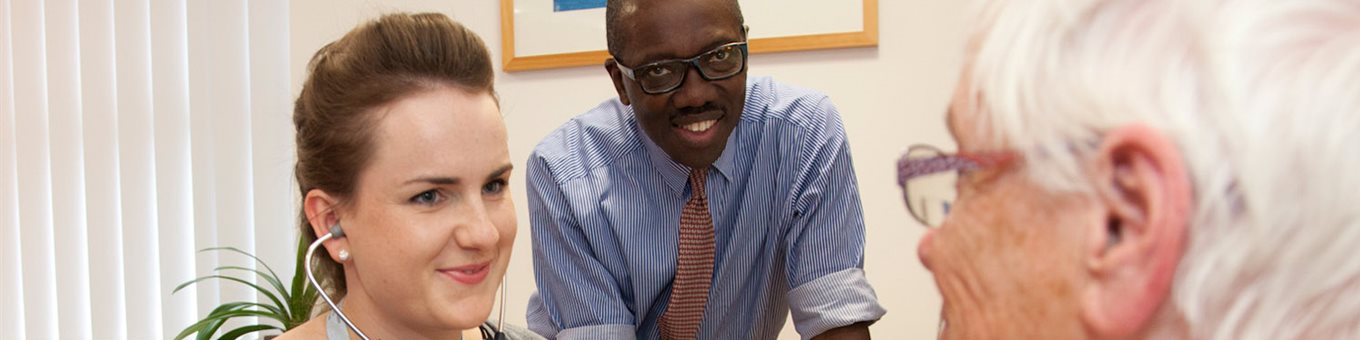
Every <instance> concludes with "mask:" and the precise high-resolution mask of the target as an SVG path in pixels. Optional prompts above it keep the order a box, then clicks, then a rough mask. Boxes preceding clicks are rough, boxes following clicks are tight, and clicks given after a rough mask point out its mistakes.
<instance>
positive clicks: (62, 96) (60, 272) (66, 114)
mask: <svg viewBox="0 0 1360 340" xmlns="http://www.w3.org/2000/svg"><path fill="white" fill-rule="evenodd" d="M46 3H47V10H46V11H45V14H46V21H47V79H48V83H47V85H48V91H47V93H48V101H47V105H48V108H49V110H50V113H51V115H50V120H49V125H48V126H49V127H50V129H51V130H50V131H51V139H50V140H49V143H50V145H51V147H52V210H53V216H52V217H53V224H54V227H55V228H54V235H53V236H54V241H55V250H56V253H55V254H56V259H55V260H56V279H57V287H56V288H57V303H58V304H57V311H58V313H57V315H58V317H59V318H60V319H59V320H58V327H60V329H61V334H62V337H63V338H68V339H90V338H91V337H92V334H91V333H90V321H91V320H90V317H91V316H90V274H89V255H88V249H89V248H88V244H87V237H86V232H85V230H86V229H85V222H86V219H85V218H86V215H85V160H84V148H83V147H82V146H83V143H82V142H81V140H82V139H83V138H82V132H81V129H82V126H83V124H82V123H83V122H82V116H81V107H80V96H81V92H80V30H79V27H80V26H79V23H78V19H79V9H78V8H77V6H76V1H75V0H48V1H47V2H46Z"/></svg>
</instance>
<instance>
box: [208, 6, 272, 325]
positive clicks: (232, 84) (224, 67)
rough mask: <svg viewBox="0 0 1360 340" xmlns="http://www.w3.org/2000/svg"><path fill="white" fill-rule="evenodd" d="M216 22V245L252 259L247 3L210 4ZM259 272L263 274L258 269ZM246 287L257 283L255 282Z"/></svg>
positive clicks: (241, 291)
mask: <svg viewBox="0 0 1360 340" xmlns="http://www.w3.org/2000/svg"><path fill="white" fill-rule="evenodd" d="M208 7H209V12H210V13H212V14H213V15H214V18H215V19H216V20H212V21H210V25H212V27H209V30H210V31H211V32H213V33H214V36H215V37H216V39H211V40H210V41H209V42H208V43H211V44H213V45H214V48H215V50H214V53H213V55H214V57H215V58H214V60H213V67H212V69H211V70H209V71H208V74H209V75H210V78H211V79H212V81H213V84H214V85H215V86H216V88H215V89H214V91H213V92H212V95H214V96H218V97H219V98H218V99H217V100H214V101H213V102H214V105H213V106H212V107H211V108H210V110H211V111H209V112H210V113H209V114H210V115H212V116H213V118H214V126H213V128H214V129H215V131H214V132H215V136H214V137H215V138H216V141H215V142H214V146H215V147H216V148H215V150H213V156H214V157H215V158H216V159H217V176H216V179H217V184H216V191H215V192H214V194H215V196H216V200H217V223H218V229H217V240H218V242H220V245H223V246H233V247H238V248H241V250H244V251H246V252H249V253H252V254H253V253H255V250H256V249H255V244H254V243H255V242H254V240H255V235H254V234H255V233H254V230H255V228H254V223H253V222H254V220H255V218H254V209H253V207H252V206H251V199H252V198H253V197H254V194H253V189H254V187H253V186H252V185H251V182H252V181H251V178H252V175H253V172H252V168H253V165H252V164H254V159H253V158H252V150H251V147H250V143H251V140H250V136H251V113H250V107H251V101H252V98H251V97H250V65H249V58H250V45H249V43H248V41H247V40H248V38H247V32H248V31H247V29H248V28H247V27H248V25H249V21H248V19H247V11H246V8H247V7H246V1H244V0H219V1H211V2H209V4H208ZM220 255H222V256H221V257H219V258H218V261H219V262H220V263H221V264H222V265H228V264H230V265H236V266H241V267H246V268H256V264H255V262H254V261H253V260H250V259H247V258H243V257H242V256H240V255H236V254H227V253H222V254H220ZM260 269H263V268H260ZM247 281H252V282H255V281H257V280H255V279H254V278H253V277H252V278H249V279H247ZM221 292H222V299H223V301H258V299H257V297H256V292H255V291H254V290H251V289H249V288H247V287H245V286H243V285H238V284H230V285H223V286H222V290H221ZM256 322H257V320H255V318H242V319H241V320H236V321H234V322H233V323H229V324H228V325H244V324H254V323H256Z"/></svg>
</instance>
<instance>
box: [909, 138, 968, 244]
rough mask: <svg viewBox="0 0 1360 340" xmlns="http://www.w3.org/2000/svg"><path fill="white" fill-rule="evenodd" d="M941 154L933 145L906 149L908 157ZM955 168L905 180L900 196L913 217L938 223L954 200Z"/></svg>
mask: <svg viewBox="0 0 1360 340" xmlns="http://www.w3.org/2000/svg"><path fill="white" fill-rule="evenodd" d="M943 155H944V154H943V153H942V152H940V150H936V149H933V148H913V149H912V150H910V151H909V152H908V153H907V157H908V158H909V159H929V158H934V157H940V156H943ZM958 178H959V175H958V172H957V171H942V172H938V173H934V174H930V175H924V176H920V177H916V178H912V179H911V180H908V181H907V182H906V183H905V184H904V186H903V188H902V191H903V193H902V194H903V196H904V197H903V198H904V199H906V201H907V208H908V210H910V211H911V214H912V217H914V218H916V221H918V222H921V223H922V224H925V226H927V227H931V228H934V227H939V226H940V225H941V224H943V223H944V219H945V216H948V215H949V210H950V208H951V207H952V206H953V204H954V198H955V197H956V196H957V193H956V192H955V184H956V183H957V182H958Z"/></svg>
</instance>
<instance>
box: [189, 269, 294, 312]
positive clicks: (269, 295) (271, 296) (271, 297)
mask: <svg viewBox="0 0 1360 340" xmlns="http://www.w3.org/2000/svg"><path fill="white" fill-rule="evenodd" d="M212 278H217V279H223V280H228V281H235V282H238V283H240V284H243V285H247V286H250V287H251V288H255V291H258V292H260V294H263V295H264V296H265V297H267V298H269V300H270V301H273V302H274V304H275V305H282V304H283V302H280V300H279V297H278V296H276V295H274V293H273V292H270V291H269V290H267V289H264V288H263V287H260V286H258V285H256V284H254V283H250V281H246V280H242V279H240V278H236V277H232V276H226V275H208V276H204V277H200V278H197V279H194V280H193V281H189V282H185V283H184V284H181V285H180V286H181V287H183V286H185V285H188V284H190V283H194V282H198V281H202V280H207V279H212ZM177 290H178V288H177Z"/></svg>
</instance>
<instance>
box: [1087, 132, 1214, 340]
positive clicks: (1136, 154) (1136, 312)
mask: <svg viewBox="0 0 1360 340" xmlns="http://www.w3.org/2000/svg"><path fill="white" fill-rule="evenodd" d="M1093 162H1094V163H1093V164H1092V167H1091V168H1090V169H1091V170H1092V171H1091V174H1092V175H1093V176H1094V177H1093V179H1094V180H1093V182H1092V183H1093V184H1094V185H1093V186H1094V189H1095V195H1096V196H1097V197H1096V198H1098V199H1099V203H1101V204H1100V206H1101V207H1103V211H1102V214H1103V215H1102V216H1103V217H1104V220H1103V221H1093V222H1092V223H1091V225H1090V226H1089V228H1088V229H1087V234H1088V235H1089V237H1088V238H1087V239H1088V242H1087V244H1086V247H1085V254H1084V256H1085V258H1086V259H1087V261H1086V264H1087V265H1086V272H1087V274H1088V281H1087V282H1088V284H1087V285H1086V286H1085V288H1084V291H1083V292H1082V294H1084V295H1083V296H1082V306H1081V307H1082V320H1083V321H1084V322H1085V323H1086V328H1087V330H1088V331H1090V332H1092V333H1093V335H1096V337H1098V338H1111V337H1113V338H1121V337H1130V336H1140V334H1136V333H1137V332H1138V331H1139V330H1140V329H1144V328H1145V327H1144V325H1146V324H1148V323H1149V322H1150V321H1152V320H1153V319H1154V318H1155V317H1157V316H1158V313H1159V311H1160V310H1161V309H1162V306H1163V304H1164V302H1165V301H1166V299H1167V298H1168V297H1169V296H1170V293H1171V284H1172V279H1173V277H1174V275H1175V273H1176V265H1177V264H1178V263H1179V262H1180V258H1181V254H1182V253H1183V252H1184V249H1185V241H1186V232H1187V228H1188V223H1189V216H1190V211H1191V205H1192V204H1193V203H1192V192H1191V183H1190V177H1189V174H1188V173H1187V170H1186V167H1185V163H1184V161H1183V160H1182V158H1181V155H1180V152H1179V150H1178V148H1177V147H1176V144H1175V143H1174V142H1173V141H1172V140H1170V139H1169V138H1167V137H1166V136H1164V135H1162V134H1161V133H1159V132H1157V131H1156V130H1153V129H1152V128H1149V127H1147V126H1143V125H1129V126H1124V127H1120V128H1117V129H1114V130H1110V131H1108V132H1107V133H1106V134H1105V137H1104V139H1103V140H1102V141H1101V144H1100V148H1099V149H1098V151H1097V152H1096V154H1095V157H1094V158H1093Z"/></svg>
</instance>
